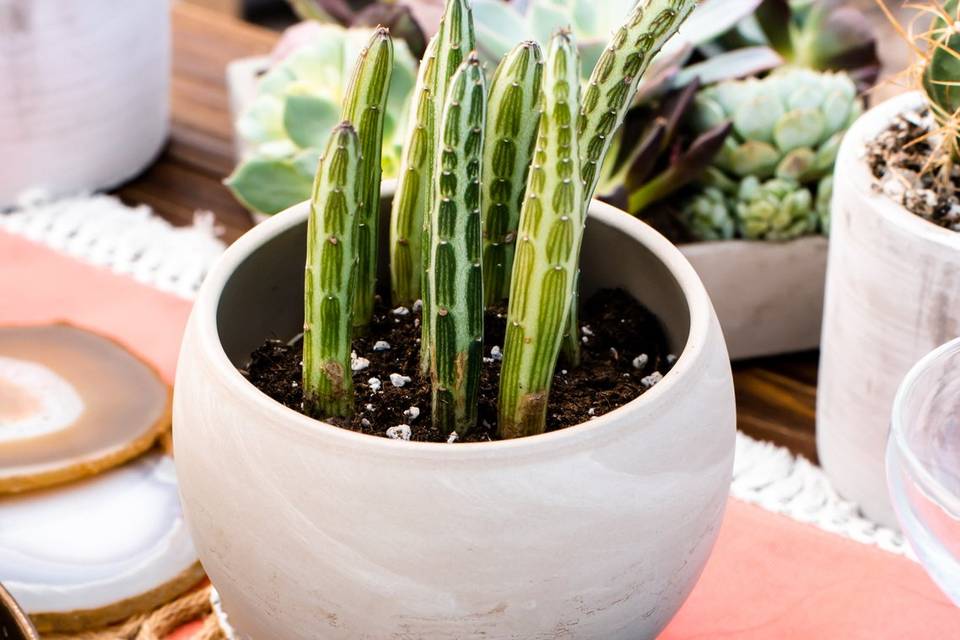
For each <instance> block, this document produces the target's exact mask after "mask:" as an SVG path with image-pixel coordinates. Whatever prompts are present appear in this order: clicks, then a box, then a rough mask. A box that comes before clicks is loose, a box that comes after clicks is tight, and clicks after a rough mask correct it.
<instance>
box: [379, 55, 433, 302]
mask: <svg viewBox="0 0 960 640" xmlns="http://www.w3.org/2000/svg"><path fill="white" fill-rule="evenodd" d="M437 42H438V38H437V36H434V37H433V38H431V39H430V43H429V44H428V45H427V51H426V53H425V54H424V56H423V61H422V62H421V63H420V71H419V73H418V74H417V87H416V89H415V91H414V95H413V101H412V102H411V104H410V121H409V123H408V125H407V139H406V141H405V142H404V146H403V156H402V160H401V167H400V176H399V178H398V180H397V192H396V195H395V196H394V198H393V209H392V210H391V214H390V283H391V284H390V291H391V293H392V301H393V304H395V305H405V304H410V303H412V302H414V301H415V300H416V299H417V298H419V297H420V295H421V293H420V286H421V283H420V266H421V265H420V263H421V248H420V236H421V235H422V233H423V224H424V214H425V212H426V211H427V208H428V206H429V202H428V200H429V194H430V189H432V188H433V161H434V155H435V154H434V149H435V148H436V139H435V138H434V133H435V132H434V127H435V126H436V125H435V124H434V118H435V117H436V115H435V113H434V112H435V109H434V104H433V94H432V90H431V87H432V86H433V84H434V77H435V75H436V57H437Z"/></svg>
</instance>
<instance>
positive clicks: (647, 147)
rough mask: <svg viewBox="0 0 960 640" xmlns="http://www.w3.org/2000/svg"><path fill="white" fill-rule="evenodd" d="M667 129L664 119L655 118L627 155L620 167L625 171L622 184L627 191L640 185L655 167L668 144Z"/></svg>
mask: <svg viewBox="0 0 960 640" xmlns="http://www.w3.org/2000/svg"><path fill="white" fill-rule="evenodd" d="M667 127H668V124H667V120H666V119H665V118H662V117H657V118H655V119H654V120H653V122H652V123H651V124H650V125H649V127H648V128H647V131H646V132H645V133H644V135H643V137H642V138H641V139H640V143H639V144H638V145H637V146H636V147H635V148H634V149H633V151H631V152H630V154H629V155H628V157H627V159H626V161H625V162H624V163H623V165H622V166H623V167H624V169H625V171H626V173H625V174H624V175H623V180H622V182H623V183H624V184H626V185H627V188H628V189H629V188H630V185H631V184H642V183H643V182H644V181H645V180H646V179H647V177H649V175H650V174H651V173H652V172H653V170H654V168H655V167H656V166H657V160H658V159H659V158H660V155H661V154H662V153H663V150H664V148H665V147H666V146H667V144H669V143H668V142H667V140H666V138H667Z"/></svg>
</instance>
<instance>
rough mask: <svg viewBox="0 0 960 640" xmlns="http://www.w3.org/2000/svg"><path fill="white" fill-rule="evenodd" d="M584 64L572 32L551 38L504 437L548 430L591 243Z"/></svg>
mask: <svg viewBox="0 0 960 640" xmlns="http://www.w3.org/2000/svg"><path fill="white" fill-rule="evenodd" d="M579 71H580V61H579V57H578V55H577V49H576V47H575V46H574V45H573V42H572V40H571V37H570V34H569V33H568V32H560V33H558V34H557V35H555V36H554V37H553V39H552V40H551V41H550V48H549V50H548V53H547V63H546V66H545V68H544V79H543V93H542V100H543V116H542V117H541V118H540V126H539V129H538V133H537V146H536V150H535V152H534V159H533V164H532V165H531V167H530V175H529V178H528V180H527V190H526V196H525V198H524V201H523V208H522V209H521V212H520V229H519V236H518V238H517V256H516V260H515V262H514V265H513V277H512V280H511V288H510V302H509V308H508V311H507V335H506V340H505V342H504V356H503V367H502V369H501V371H500V415H499V425H498V427H499V430H500V435H501V436H502V437H503V438H517V437H520V436H527V435H534V434H537V433H542V432H543V431H544V429H545V428H546V411H547V397H548V396H549V393H550V381H551V379H552V378H553V371H554V367H555V366H556V362H557V354H558V352H559V351H560V342H561V339H562V338H563V331H564V325H565V320H566V318H567V315H568V314H569V312H570V306H571V304H572V298H573V287H574V282H575V278H576V272H577V264H578V262H579V257H580V244H581V240H582V238H583V215H584V211H585V208H584V207H583V182H582V181H581V180H580V179H579V176H580V145H579V139H578V135H577V126H576V124H577V123H576V116H577V113H578V110H579V105H580V100H579V98H580V95H579V94H580V82H579Z"/></svg>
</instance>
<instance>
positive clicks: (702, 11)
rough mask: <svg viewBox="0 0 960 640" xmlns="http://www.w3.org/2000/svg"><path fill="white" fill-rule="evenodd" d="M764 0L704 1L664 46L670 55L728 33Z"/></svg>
mask: <svg viewBox="0 0 960 640" xmlns="http://www.w3.org/2000/svg"><path fill="white" fill-rule="evenodd" d="M762 2H763V0H703V1H702V2H700V4H699V5H698V6H697V8H696V9H694V10H693V13H691V14H690V17H689V18H687V21H686V22H685V23H683V28H682V29H680V30H679V31H678V32H677V35H676V37H674V38H672V39H671V40H670V41H669V42H667V43H666V44H665V45H664V46H663V52H665V53H667V54H669V53H672V52H674V51H676V50H677V49H679V48H681V47H683V46H684V45H686V44H691V45H694V46H696V45H700V44H703V43H706V42H709V41H710V40H713V39H714V38H716V37H718V36H720V35H722V34H724V33H726V32H727V31H729V30H730V29H732V28H733V27H734V26H736V24H737V23H739V22H740V21H741V20H743V19H744V18H746V17H747V16H749V15H751V14H753V13H754V11H756V10H757V7H759V6H760V5H761V3H762Z"/></svg>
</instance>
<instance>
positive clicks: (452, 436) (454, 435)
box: [447, 431, 460, 444]
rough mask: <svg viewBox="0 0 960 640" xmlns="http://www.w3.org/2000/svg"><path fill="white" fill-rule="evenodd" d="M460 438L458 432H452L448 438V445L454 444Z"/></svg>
mask: <svg viewBox="0 0 960 640" xmlns="http://www.w3.org/2000/svg"><path fill="white" fill-rule="evenodd" d="M459 437H460V436H458V435H457V432H456V431H451V432H450V435H449V436H447V444H453V443H454V442H456V441H457V438H459Z"/></svg>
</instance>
